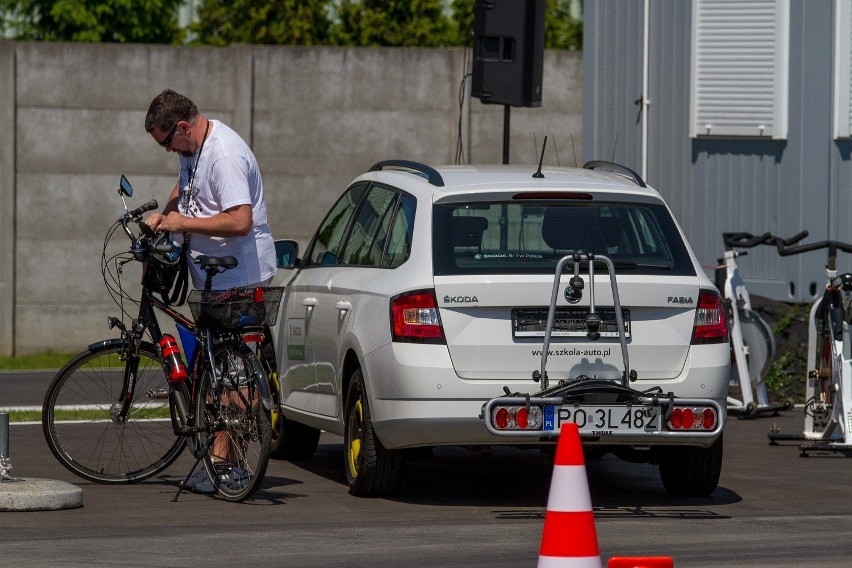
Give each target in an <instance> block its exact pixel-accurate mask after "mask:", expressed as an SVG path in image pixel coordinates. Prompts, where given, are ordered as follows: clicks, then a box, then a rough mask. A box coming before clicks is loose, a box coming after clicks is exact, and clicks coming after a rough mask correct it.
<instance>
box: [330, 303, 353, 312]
mask: <svg viewBox="0 0 852 568" xmlns="http://www.w3.org/2000/svg"><path fill="white" fill-rule="evenodd" d="M334 307H335V308H337V309H338V310H340V311H341V312H346V311H349V310H351V309H352V302H350V301H348V300H340V301H339V302H337V303H336V304H334Z"/></svg>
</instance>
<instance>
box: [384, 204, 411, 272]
mask: <svg viewBox="0 0 852 568" xmlns="http://www.w3.org/2000/svg"><path fill="white" fill-rule="evenodd" d="M415 204H416V202H415V200H414V198H413V197H411V196H410V195H406V194H403V195H402V199H401V200H400V205H399V209H398V210H397V213H396V216H395V217H394V220H393V227H392V228H391V234H390V238H389V239H388V247H387V253H386V254H385V262H384V265H385V266H387V267H388V268H396V267H397V266H400V265H401V264H402V263H404V262H405V261H406V260H408V256H409V254H411V235H412V233H413V232H414V209H415Z"/></svg>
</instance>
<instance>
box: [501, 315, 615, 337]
mask: <svg viewBox="0 0 852 568" xmlns="http://www.w3.org/2000/svg"><path fill="white" fill-rule="evenodd" d="M547 312H548V309H547V308H515V309H513V310H512V335H513V336H514V337H544V332H545V330H546V328H547ZM597 313H598V315H600V318H601V326H600V329H599V332H600V334H601V337H618V325H617V323H616V319H615V310H614V309H613V308H599V309H598V310H597ZM588 315H589V309H588V308H556V313H555V314H554V318H553V333H552V334H551V337H585V336H586V334H587V333H588V331H589V330H588V328H587V327H586V316H588ZM621 316H622V320H623V321H624V336H625V337H630V310H629V309H626V308H622V309H621Z"/></svg>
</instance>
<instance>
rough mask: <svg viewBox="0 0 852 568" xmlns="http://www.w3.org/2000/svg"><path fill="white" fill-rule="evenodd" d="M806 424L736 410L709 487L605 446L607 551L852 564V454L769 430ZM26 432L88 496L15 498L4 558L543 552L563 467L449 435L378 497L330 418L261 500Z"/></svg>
mask: <svg viewBox="0 0 852 568" xmlns="http://www.w3.org/2000/svg"><path fill="white" fill-rule="evenodd" d="M29 380H30V381H32V380H33V379H32V378H30V379H29ZM0 381H2V379H0ZM4 384H5V385H8V384H9V382H6V383H3V382H0V388H2V385H4ZM33 384H34V383H33ZM0 392H3V391H2V390H0ZM36 398H38V397H36ZM0 406H3V403H2V401H0ZM801 424H802V419H801V410H800V409H797V410H796V411H792V412H785V413H782V415H781V416H779V417H774V418H773V417H765V418H760V419H756V420H737V419H732V420H730V421H729V423H728V426H727V427H726V433H725V436H726V440H725V461H724V466H723V472H722V479H721V482H720V484H719V488H718V489H717V490H716V492H715V493H713V494H712V495H711V496H710V497H708V498H705V499H676V498H673V497H670V496H669V495H668V494H667V493H666V492H665V490H664V489H663V487H662V484H661V483H660V481H659V476H658V473H657V469H656V468H655V467H654V466H651V465H647V464H632V463H627V462H624V461H622V460H619V459H617V458H615V457H612V456H605V457H603V458H601V459H595V460H590V461H589V462H588V463H587V474H588V477H589V488H588V489H587V490H588V491H589V492H590V495H591V501H592V504H593V506H594V513H595V525H596V530H597V539H598V541H599V544H600V553H601V556H602V558H603V559H604V565H606V560H607V559H608V558H609V557H612V556H616V555H619V556H624V555H654V556H658V555H668V556H671V557H672V558H673V559H674V562H675V566H676V567H677V568H684V567H690V566H695V567H701V568H717V567H719V568H721V567H725V568H730V567H731V566H748V567H754V568H764V567H765V568H769V567H772V568H778V567H790V568H792V567H796V568H801V566H803V565H804V566H814V565H832V566H850V565H852V562H850V560H849V559H850V558H852V511H851V510H850V509H852V483H850V482H849V480H850V479H852V458H846V457H840V456H838V455H833V454H824V455H822V454H812V455H811V457H807V458H803V457H799V451H798V449H797V446H796V444H795V443H785V444H782V445H778V446H771V445H769V443H768V440H767V437H766V434H767V432H768V431H769V429H770V428H772V427H773V426H776V427H779V428H781V430H782V431H783V432H790V433H792V432H795V431H796V429H799V430H801ZM10 438H11V456H12V462H13V464H14V468H15V469H14V473H15V474H16V475H18V476H21V477H25V478H29V477H36V478H47V479H55V480H61V481H65V482H68V483H71V484H74V485H75V486H77V487H79V488H81V489H82V493H83V506H82V507H80V508H76V509H67V510H59V511H40V512H3V513H0V566H4V567H5V566H15V567H39V568H41V567H45V566H63V567H82V566H87V567H88V566H121V567H137V566H138V567H154V566H157V567H159V566H163V567H166V566H168V567H176V566H204V567H207V566H252V567H259V566H270V567H273V566H274V567H280V566H288V567H289V566H300V567H301V566H307V567H326V566H329V567H334V568H343V567H356V566H357V567H361V566H364V567H367V566H369V567H370V568H384V567H399V566H401V567H409V566H410V567H419V566H440V567H448V566H449V567H454V566H459V567H465V568H469V567H486V566H487V567H493V566H534V565H535V564H536V561H537V557H538V552H539V545H540V542H541V536H542V528H543V519H544V513H545V510H546V507H547V498H548V488H549V485H550V479H551V474H552V471H553V463H552V459H553V457H552V455H547V454H543V453H541V452H538V451H537V450H524V449H515V448H495V449H494V450H493V451H492V452H490V453H481V452H473V451H470V450H467V449H461V448H442V449H437V450H435V452H434V455H433V456H431V457H429V456H427V455H421V456H419V457H418V458H417V459H415V460H414V461H412V462H411V463H410V464H409V466H408V469H407V471H406V484H405V487H404V489H403V491H402V492H401V494H400V495H398V496H395V497H391V498H381V499H362V498H356V497H352V496H350V495H349V494H348V493H347V491H346V485H345V483H344V481H343V478H342V469H343V468H342V459H343V456H342V449H343V448H342V443H341V439H340V438H339V437H336V436H331V435H327V434H324V435H323V438H322V440H321V444H320V447H319V450H318V451H317V454H316V455H315V456H314V457H313V458H312V459H311V460H307V461H304V462H299V463H290V462H286V461H278V460H273V461H272V462H271V463H270V467H269V470H268V472H267V476H266V479H265V481H264V484H263V486H262V487H261V489H260V490H259V492H258V493H257V494H256V495H255V496H254V497H253V498H252V499H251V500H249V501H248V502H246V503H242V504H235V503H228V502H224V501H221V500H218V499H215V498H213V497H210V496H204V495H196V494H192V493H182V494H180V496H179V499H178V500H177V501H176V502H175V501H173V499H174V497H175V495H176V494H177V484H178V482H179V480H180V479H182V478H183V476H184V475H185V474H186V473H187V472H188V471H189V468H190V467H191V465H192V462H191V460H190V458H189V457H188V455H184V456H183V457H181V458H180V459H179V460H178V462H176V463H175V464H174V465H172V466H171V467H170V468H169V469H168V470H166V471H165V472H164V473H163V474H162V475H159V476H157V477H156V478H154V479H151V480H148V481H145V482H142V483H138V484H134V485H100V484H95V483H89V482H87V481H84V480H81V479H79V478H77V477H75V476H74V475H73V474H72V473H70V472H68V471H67V470H65V469H64V468H63V467H62V466H61V465H60V464H59V463H58V462H57V461H56V459H55V458H54V457H53V456H52V454H51V453H50V451H49V450H48V448H47V445H46V443H45V441H44V439H43V435H42V432H41V427H40V425H38V424H33V425H14V424H13V425H12V427H11V429H10ZM581 490H582V488H581Z"/></svg>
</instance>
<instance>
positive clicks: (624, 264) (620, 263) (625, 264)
mask: <svg viewBox="0 0 852 568" xmlns="http://www.w3.org/2000/svg"><path fill="white" fill-rule="evenodd" d="M613 264H615V267H616V268H622V269H625V270H637V269H639V268H650V269H652V270H665V271H669V270H671V269H672V266H671V265H668V264H650V263H646V262H636V261H635V260H615V261H613Z"/></svg>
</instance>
